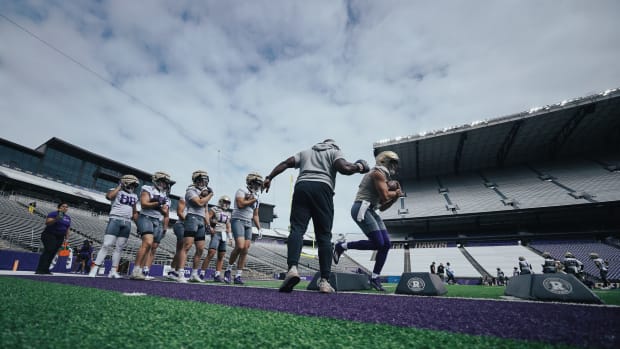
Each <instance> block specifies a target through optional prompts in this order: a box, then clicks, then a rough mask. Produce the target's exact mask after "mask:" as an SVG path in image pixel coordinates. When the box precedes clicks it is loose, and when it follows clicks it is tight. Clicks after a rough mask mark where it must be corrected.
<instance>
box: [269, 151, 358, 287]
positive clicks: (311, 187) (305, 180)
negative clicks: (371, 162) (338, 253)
mask: <svg viewBox="0 0 620 349" xmlns="http://www.w3.org/2000/svg"><path fill="white" fill-rule="evenodd" d="M288 168H298V169H299V176H298V177H297V182H296V183H295V190H294V192H293V204H292V207H291V219H290V222H291V232H290V235H289V237H288V258H287V263H288V268H289V271H288V273H287V274H286V277H285V279H284V282H283V283H282V286H280V292H292V291H293V288H294V287H295V285H297V284H298V283H299V280H300V279H299V273H298V271H297V264H298V263H299V256H300V255H301V248H302V246H303V235H304V234H305V232H306V229H307V228H308V223H309V222H310V219H311V218H312V222H313V223H314V233H315V235H316V240H317V243H318V248H319V266H320V269H321V279H320V280H319V282H318V287H319V291H320V292H322V293H332V292H334V289H333V287H331V285H330V284H329V281H328V280H329V274H330V273H331V266H332V245H331V240H332V225H333V222H334V188H335V186H336V174H337V173H341V174H344V175H347V176H348V175H352V174H354V173H367V172H368V171H369V170H370V168H369V167H368V163H367V162H366V161H364V160H357V161H356V162H355V163H350V162H348V161H347V160H345V159H344V155H343V154H342V152H341V151H340V148H339V147H338V146H337V145H336V143H335V141H334V140H333V139H326V140H324V141H323V142H321V143H317V144H315V145H314V146H313V147H312V148H310V149H307V150H303V151H300V152H299V153H297V154H295V155H294V156H291V157H289V158H287V159H286V160H284V161H282V162H281V163H279V164H278V165H277V166H276V167H275V168H274V169H273V170H272V171H271V173H270V174H269V175H268V176H267V177H265V181H264V183H263V188H264V189H265V190H266V191H267V192H269V187H270V185H271V181H272V180H273V179H274V178H275V177H276V176H277V175H279V174H280V173H282V172H283V171H284V170H286V169H288Z"/></svg>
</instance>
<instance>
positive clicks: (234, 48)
mask: <svg viewBox="0 0 620 349" xmlns="http://www.w3.org/2000/svg"><path fill="white" fill-rule="evenodd" d="M436 3H437V2H436V1H389V0H385V1H356V0H350V1H335V0H326V1H284V0H282V1H275V0H274V1H270V0H265V1H146V0H145V1H124V0H118V1H105V0H103V1H73V0H66V1H10V0H4V1H2V2H0V115H1V117H2V127H1V128H0V136H1V137H3V138H5V139H8V140H10V141H12V142H16V143H19V144H22V145H25V146H28V147H36V146H38V145H40V144H42V143H44V142H45V141H46V140H48V139H49V138H51V137H59V138H61V139H63V140H65V141H68V142H70V143H73V144H75V145H77V146H80V147H83V148H85V149H88V150H90V151H92V152H95V153H97V154H101V155H103V156H106V157H109V158H112V159H116V160H118V161H121V162H124V163H127V164H129V165H132V166H134V167H137V168H140V169H142V170H145V171H149V172H154V171H157V170H164V171H167V172H169V173H171V174H172V176H173V178H174V179H176V180H177V181H178V184H177V185H176V186H175V188H174V189H173V192H174V193H175V194H178V195H182V194H183V193H184V188H185V186H187V185H188V184H190V179H191V178H190V176H191V173H192V171H194V170H195V169H205V170H207V171H208V172H209V174H210V176H211V183H212V186H213V188H214V190H215V192H216V195H217V196H219V195H223V194H227V195H233V194H234V191H235V190H236V189H237V188H238V187H240V186H242V185H244V180H245V175H246V174H247V173H248V172H249V171H259V172H260V173H262V174H263V175H266V174H268V173H269V171H271V169H272V168H273V167H274V166H275V165H276V164H277V163H278V162H279V161H281V160H283V159H285V158H287V157H288V156H291V155H293V154H294V153H296V152H298V151H300V150H302V149H305V148H307V147H310V146H311V145H312V144H314V143H316V142H318V141H321V140H323V139H325V138H334V139H336V141H337V142H338V143H339V145H340V146H341V148H342V149H343V151H344V153H345V155H346V157H347V159H348V160H350V161H354V160H356V159H358V158H363V159H367V160H368V161H372V157H373V155H372V149H373V142H376V141H379V140H382V139H386V138H395V137H397V136H406V135H412V134H418V133H420V132H424V131H431V130H435V129H441V128H444V127H449V126H455V125H460V124H465V123H470V122H472V121H475V120H481V119H486V118H493V117H499V116H503V115H508V114H513V113H517V112H521V111H524V110H528V109H530V108H532V107H536V106H541V105H546V104H552V103H557V102H560V101H562V100H564V99H568V98H573V97H580V96H584V95H589V94H592V93H598V92H601V91H604V90H605V89H608V88H615V87H620V64H618V62H620V21H618V18H620V2H618V1H615V0H608V1H573V0H567V1H538V0H530V1H449V2H448V1H445V2H441V4H436ZM296 174H297V173H296V171H293V170H288V171H287V172H285V173H284V174H282V175H280V177H278V178H276V180H275V182H274V184H273V187H272V190H271V192H270V193H269V194H266V195H263V201H265V202H268V203H272V204H275V205H276V212H277V213H278V215H279V216H280V218H279V219H277V220H276V221H275V222H274V226H275V227H281V228H286V227H287V226H288V216H289V205H290V201H289V200H290V195H291V184H290V178H291V175H293V176H295V177H296ZM360 179H361V178H360V177H359V175H355V176H352V177H344V176H341V177H339V179H338V181H337V187H336V197H335V205H336V219H335V223H334V233H355V232H357V231H358V228H357V226H356V225H355V224H354V223H353V221H352V219H351V218H350V215H349V208H350V205H351V203H352V199H353V196H354V194H355V191H356V188H357V185H358V183H359V180H360Z"/></svg>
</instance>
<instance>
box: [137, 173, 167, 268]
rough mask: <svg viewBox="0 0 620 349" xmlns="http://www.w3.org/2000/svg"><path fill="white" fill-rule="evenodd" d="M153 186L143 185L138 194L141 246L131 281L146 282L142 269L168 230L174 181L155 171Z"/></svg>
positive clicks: (148, 262)
mask: <svg viewBox="0 0 620 349" xmlns="http://www.w3.org/2000/svg"><path fill="white" fill-rule="evenodd" d="M151 179H152V181H153V185H152V186H151V185H143V186H142V190H141V192H140V206H141V210H140V214H139V215H138V224H137V226H138V234H139V235H140V237H141V238H142V245H141V246H140V249H139V250H138V253H137V254H136V261H135V264H134V267H133V271H132V273H131V276H130V279H132V280H146V276H145V275H144V271H143V269H142V268H143V267H146V268H149V267H150V265H151V264H152V262H153V258H154V256H155V250H156V249H157V247H158V246H159V243H160V242H161V239H162V238H163V236H164V234H165V233H166V230H168V220H169V215H168V214H169V210H170V205H171V203H172V202H171V201H170V198H169V197H168V195H170V189H171V188H172V186H173V185H174V183H175V182H174V181H173V180H171V179H170V175H169V174H167V173H166V172H162V171H157V172H155V173H154V174H153V176H152V178H151Z"/></svg>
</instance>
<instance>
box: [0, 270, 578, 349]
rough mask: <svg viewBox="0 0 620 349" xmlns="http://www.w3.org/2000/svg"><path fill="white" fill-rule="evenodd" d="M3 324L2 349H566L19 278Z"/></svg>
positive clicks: (4, 281)
mask: <svg viewBox="0 0 620 349" xmlns="http://www.w3.org/2000/svg"><path fill="white" fill-rule="evenodd" d="M250 284H256V285H263V286H269V287H272V286H273V285H274V284H275V286H277V284H278V283H277V282H250ZM392 286H394V285H392ZM463 287H469V286H463ZM393 288H394V287H392V289H393ZM474 288H476V287H475V286H474V287H473V288H472V289H474ZM488 289H489V290H491V289H494V288H492V287H489V288H488ZM453 290H454V293H458V292H457V291H456V290H459V292H461V296H462V295H464V294H465V293H466V292H465V291H462V290H460V287H450V293H452V292H453ZM499 293H500V288H497V292H496V294H499ZM487 296H489V297H490V298H493V295H492V294H491V292H490V291H489V293H488V294H487ZM0 321H1V323H2V325H3V326H2V328H1V329H0V348H313V349H316V348H373V347H377V348H403V347H407V348H514V349H524V348H568V347H567V346H554V345H548V344H541V343H532V342H526V341H516V340H504V339H499V338H494V337H481V336H471V335H463V334H455V333H450V332H442V331H431V330H421V329H415V328H402V327H394V326H388V325H373V324H365V323H356V322H350V321H343V320H335V319H328V318H318V317H307V316H296V315H291V314H286V313H278V312H269V311H262V310H253V309H247V308H237V307H227V306H221V305H211V304H206V303H198V302H191V301H182V300H174V299H166V298H159V297H153V296H137V297H136V296H124V295H122V294H120V293H117V292H112V291H105V290H98V289H92V288H83V287H77V286H69V285H62V284H54V283H47V282H38V281H33V280H26V279H19V278H14V277H0Z"/></svg>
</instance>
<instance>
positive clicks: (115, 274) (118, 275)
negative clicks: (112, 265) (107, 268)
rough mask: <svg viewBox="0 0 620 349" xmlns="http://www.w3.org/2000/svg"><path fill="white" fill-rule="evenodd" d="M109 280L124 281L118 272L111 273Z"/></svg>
mask: <svg viewBox="0 0 620 349" xmlns="http://www.w3.org/2000/svg"><path fill="white" fill-rule="evenodd" d="M108 278H109V279H122V278H123V277H122V276H121V274H119V273H118V272H116V271H111V272H110V274H109V275H108Z"/></svg>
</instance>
